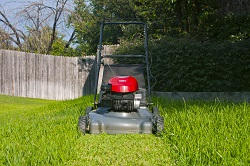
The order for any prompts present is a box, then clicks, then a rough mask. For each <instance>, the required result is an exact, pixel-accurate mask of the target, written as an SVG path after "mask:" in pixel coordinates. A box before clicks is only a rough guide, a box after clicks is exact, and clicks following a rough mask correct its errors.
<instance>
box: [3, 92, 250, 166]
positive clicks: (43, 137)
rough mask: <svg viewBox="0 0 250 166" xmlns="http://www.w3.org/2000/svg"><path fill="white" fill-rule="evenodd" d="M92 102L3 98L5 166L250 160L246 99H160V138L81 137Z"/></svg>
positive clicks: (249, 112) (89, 99)
mask: <svg viewBox="0 0 250 166" xmlns="http://www.w3.org/2000/svg"><path fill="white" fill-rule="evenodd" d="M91 102H92V96H89V97H82V98H80V99H76V100H70V101H61V102H56V101H48V100H37V99H28V98H17V97H8V96H0V165H249V164H250V156H249V154H250V152H249V149H250V147H249V142H250V139H249V118H250V117H249V115H250V105H249V104H247V103H239V104H233V103H223V102H218V101H217V102H200V101H194V102H177V101H168V100H166V99H159V98H158V99H155V103H156V104H157V105H158V106H159V108H160V111H161V114H162V115H163V116H164V118H165V131H164V133H163V134H162V135H161V136H158V137H156V136H154V135H137V134H134V135H106V134H101V135H89V134H87V135H85V136H82V135H81V134H80V133H79V132H78V130H77V121H78V117H79V115H81V114H83V113H84V109H85V108H86V107H87V106H88V105H91Z"/></svg>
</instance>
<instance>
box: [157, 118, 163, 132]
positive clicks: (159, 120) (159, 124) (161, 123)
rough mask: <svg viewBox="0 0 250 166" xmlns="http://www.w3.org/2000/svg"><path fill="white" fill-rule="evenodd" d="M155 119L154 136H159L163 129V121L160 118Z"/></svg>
mask: <svg viewBox="0 0 250 166" xmlns="http://www.w3.org/2000/svg"><path fill="white" fill-rule="evenodd" d="M155 118H156V121H155V123H156V124H155V134H160V133H161V132H162V131H163V129H164V119H163V117H161V116H157V117H155Z"/></svg>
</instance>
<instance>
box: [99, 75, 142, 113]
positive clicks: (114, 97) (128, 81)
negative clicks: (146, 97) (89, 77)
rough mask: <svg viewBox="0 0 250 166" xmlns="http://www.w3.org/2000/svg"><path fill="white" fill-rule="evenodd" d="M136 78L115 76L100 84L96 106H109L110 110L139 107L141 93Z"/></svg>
mask: <svg viewBox="0 0 250 166" xmlns="http://www.w3.org/2000/svg"><path fill="white" fill-rule="evenodd" d="M138 90H139V88H138V83H137V80H136V79H135V78H134V77H132V76H116V77H113V78H111V79H110V80H109V82H108V84H103V85H102V86H101V93H100V95H101V98H100V101H99V104H98V106H100V107H110V108H111V110H112V111H117V112H132V111H136V110H137V109H138V108H140V105H141V104H142V103H141V99H142V97H143V96H142V94H141V93H139V91H138Z"/></svg>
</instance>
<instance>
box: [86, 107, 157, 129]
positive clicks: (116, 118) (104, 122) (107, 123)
mask: <svg viewBox="0 0 250 166" xmlns="http://www.w3.org/2000/svg"><path fill="white" fill-rule="evenodd" d="M88 119H89V120H88V123H89V124H88V126H89V132H90V133H91V134H100V133H107V134H133V133H142V134H151V133H152V126H153V123H152V113H151V112H149V111H148V109H147V108H146V107H145V108H141V109H138V110H137V112H131V113H126V112H112V111H110V110H109V108H104V107H101V108H98V109H97V110H93V111H91V112H90V113H89V118H88Z"/></svg>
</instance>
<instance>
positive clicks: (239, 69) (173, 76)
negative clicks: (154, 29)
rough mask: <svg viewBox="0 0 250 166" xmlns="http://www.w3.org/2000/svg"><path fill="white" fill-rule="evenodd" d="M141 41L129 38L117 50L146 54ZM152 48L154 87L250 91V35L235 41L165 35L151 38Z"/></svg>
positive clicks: (193, 90) (205, 90)
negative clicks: (129, 39) (202, 40)
mask: <svg viewBox="0 0 250 166" xmlns="http://www.w3.org/2000/svg"><path fill="white" fill-rule="evenodd" d="M138 43H140V42H131V43H129V42H127V43H125V44H123V45H122V46H121V47H120V48H119V49H118V50H117V51H116V53H119V54H123V53H124V54H125V53H126V54H127V53H129V54H142V53H144V50H143V47H142V45H141V44H138ZM149 50H150V59H151V60H152V64H151V72H152V75H153V77H152V79H151V82H152V84H153V85H154V86H153V90H156V91H190V92H195V91H199V92H211V91H218V92H219V91H230V92H234V91H250V39H248V40H244V41H240V42H236V43H232V42H229V41H223V42H216V41H206V42H200V41H195V40H191V39H176V38H165V39H161V40H158V41H150V43H149ZM127 62H128V60H127ZM130 63H135V62H134V61H132V62H130Z"/></svg>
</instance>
